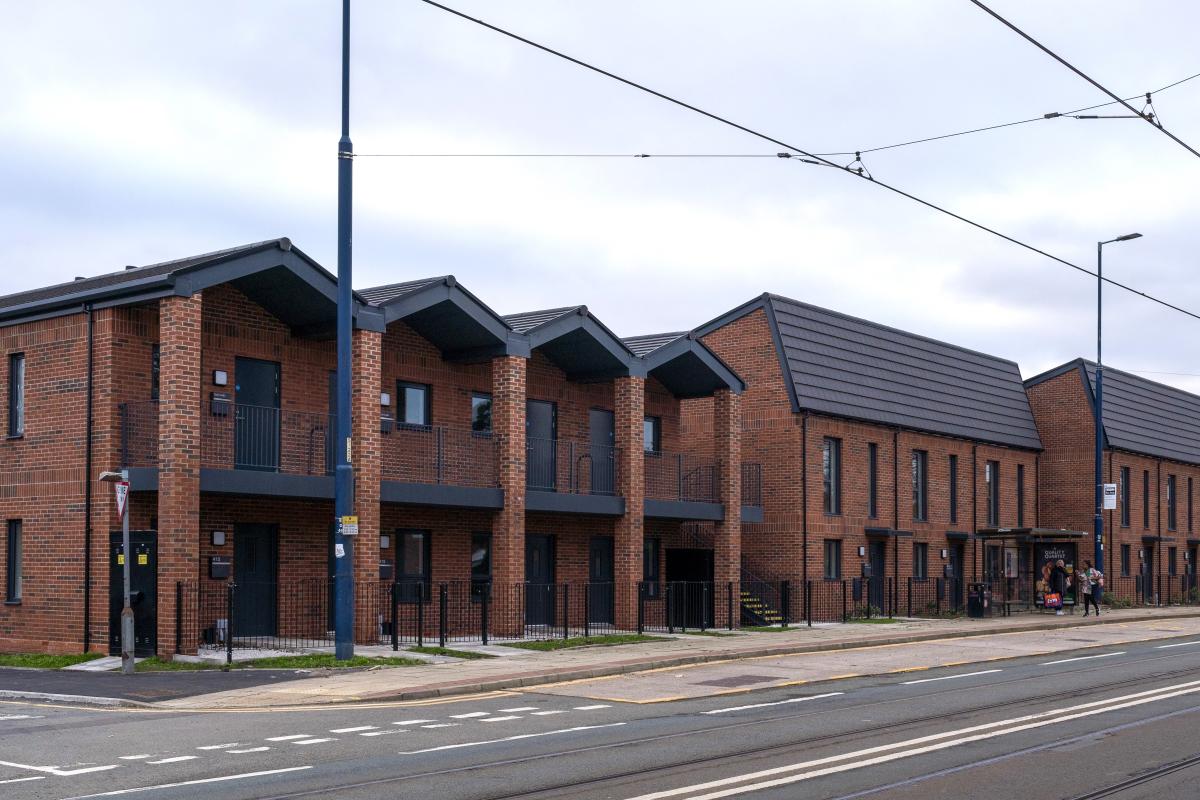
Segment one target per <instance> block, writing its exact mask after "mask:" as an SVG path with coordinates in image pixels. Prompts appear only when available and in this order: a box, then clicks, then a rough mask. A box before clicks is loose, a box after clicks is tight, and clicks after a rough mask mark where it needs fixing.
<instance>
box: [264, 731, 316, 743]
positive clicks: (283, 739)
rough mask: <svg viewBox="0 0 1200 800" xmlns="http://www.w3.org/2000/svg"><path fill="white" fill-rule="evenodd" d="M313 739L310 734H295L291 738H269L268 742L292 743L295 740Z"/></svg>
mask: <svg viewBox="0 0 1200 800" xmlns="http://www.w3.org/2000/svg"><path fill="white" fill-rule="evenodd" d="M309 738H312V734H310V733H293V734H292V735H291V736H269V737H267V741H268V742H290V741H292V740H293V739H309Z"/></svg>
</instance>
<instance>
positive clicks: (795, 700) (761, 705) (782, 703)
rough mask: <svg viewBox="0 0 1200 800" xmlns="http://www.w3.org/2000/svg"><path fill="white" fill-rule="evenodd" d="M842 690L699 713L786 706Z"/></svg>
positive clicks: (723, 712)
mask: <svg viewBox="0 0 1200 800" xmlns="http://www.w3.org/2000/svg"><path fill="white" fill-rule="evenodd" d="M840 694H845V693H844V692H826V693H825V694H814V695H811V696H809V697H793V698H792V699H790V700H780V701H779V702H776V703H754V704H753V705H748V706H733V707H732V708H715V709H713V710H712V711H701V712H700V713H701V714H728V713H730V712H731V711H749V710H750V709H752V708H769V707H771V706H786V705H788V704H790V703H807V702H808V701H809V700H823V699H824V698H826V697H837V696H838V695H840Z"/></svg>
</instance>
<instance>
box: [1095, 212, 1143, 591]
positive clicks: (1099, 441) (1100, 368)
mask: <svg viewBox="0 0 1200 800" xmlns="http://www.w3.org/2000/svg"><path fill="white" fill-rule="evenodd" d="M1141 236H1142V235H1141V234H1140V233H1127V234H1125V235H1124V236H1118V237H1117V238H1115V239H1109V240H1108V241H1105V242H1097V243H1096V519H1095V522H1094V527H1095V532H1096V544H1095V556H1094V559H1093V563H1094V564H1095V566H1096V569H1098V570H1099V571H1101V572H1104V469H1103V462H1104V456H1103V454H1104V357H1103V352H1102V350H1101V342H1102V334H1103V331H1104V327H1103V307H1104V306H1103V300H1104V260H1103V259H1104V245H1106V244H1112V243H1113V242H1128V241H1129V240H1130V239H1139V238H1141ZM1121 491H1122V492H1128V491H1129V487H1128V486H1122V487H1121Z"/></svg>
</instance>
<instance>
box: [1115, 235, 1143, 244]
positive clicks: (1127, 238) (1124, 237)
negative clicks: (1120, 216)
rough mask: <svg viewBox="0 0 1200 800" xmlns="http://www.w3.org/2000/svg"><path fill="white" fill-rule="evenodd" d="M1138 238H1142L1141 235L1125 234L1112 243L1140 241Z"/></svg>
mask: <svg viewBox="0 0 1200 800" xmlns="http://www.w3.org/2000/svg"><path fill="white" fill-rule="evenodd" d="M1140 238H1142V235H1141V234H1140V233H1127V234H1125V235H1124V236H1118V237H1117V238H1116V239H1115V240H1114V241H1118V242H1128V241H1129V240H1130V239H1140Z"/></svg>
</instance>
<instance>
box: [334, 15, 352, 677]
mask: <svg viewBox="0 0 1200 800" xmlns="http://www.w3.org/2000/svg"><path fill="white" fill-rule="evenodd" d="M353 177H354V145H353V144H352V143H351V141H350V0H342V136H341V138H340V139H338V255H337V260H338V264H337V274H338V302H337V412H336V420H337V443H338V444H337V447H336V448H335V449H336V450H337V461H336V466H335V469H334V515H335V516H336V517H337V519H336V520H335V524H334V529H333V530H334V533H333V550H334V556H335V558H334V563H335V564H336V565H337V566H336V570H335V577H334V590H333V592H334V645H335V646H334V657H335V658H336V659H337V660H339V661H344V660H346V659H349V658H352V657H353V656H354V567H353V563H354V559H353V548H352V546H351V543H350V542H351V539H350V538H348V537H347V536H345V535H344V529H343V525H344V524H345V523H347V522H348V520H347V517H351V518H352V517H353V515H354V473H353V472H352V471H351V468H350V459H351V451H350V429H351V427H350V375H351V369H350V367H351V336H352V335H353V330H352V325H353V311H354V307H353V302H354V293H353V289H352V288H351V287H352V286H353V281H352V275H351V272H352V267H351V260H350V234H351V223H352V221H353V218H352V213H351V212H352V208H351V200H352V194H351V190H352V187H353ZM354 522H355V523H357V520H354Z"/></svg>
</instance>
